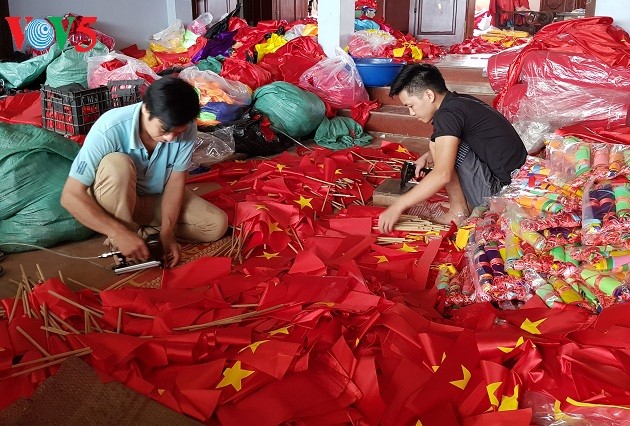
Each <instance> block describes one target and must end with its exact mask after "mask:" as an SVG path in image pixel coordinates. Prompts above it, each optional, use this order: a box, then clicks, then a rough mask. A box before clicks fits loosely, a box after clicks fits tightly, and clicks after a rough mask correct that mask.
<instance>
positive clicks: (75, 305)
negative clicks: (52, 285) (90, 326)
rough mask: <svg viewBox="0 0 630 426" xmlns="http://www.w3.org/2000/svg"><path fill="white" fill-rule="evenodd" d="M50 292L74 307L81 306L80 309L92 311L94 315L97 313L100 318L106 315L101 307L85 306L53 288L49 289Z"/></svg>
mask: <svg viewBox="0 0 630 426" xmlns="http://www.w3.org/2000/svg"><path fill="white" fill-rule="evenodd" d="M48 293H49V294H52V295H53V296H55V297H56V298H57V299H60V300H63V301H64V302H66V303H69V304H71V305H72V306H74V307H77V308H79V309H81V310H84V311H88V312H90V313H91V314H94V315H96V316H97V317H99V318H103V315H105V312H103V311H101V310H100V309H96V308H89V307H87V306H85V305H82V304H80V303H77V302H75V301H74V300H71V299H68V298H67V297H65V296H62V295H61V294H59V293H56V292H55V291H53V290H48Z"/></svg>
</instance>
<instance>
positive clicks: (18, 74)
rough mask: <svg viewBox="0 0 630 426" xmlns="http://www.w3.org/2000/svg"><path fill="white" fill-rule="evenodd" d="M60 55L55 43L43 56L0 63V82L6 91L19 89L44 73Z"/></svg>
mask: <svg viewBox="0 0 630 426" xmlns="http://www.w3.org/2000/svg"><path fill="white" fill-rule="evenodd" d="M60 54H61V49H59V46H57V43H53V44H52V45H51V46H50V49H48V52H46V53H45V54H43V55H39V56H35V57H34V58H31V59H29V60H28V61H24V62H20V63H16V62H2V63H0V80H4V85H5V87H7V88H8V89H19V88H21V87H24V86H26V85H27V84H29V83H30V82H32V81H34V80H35V79H36V78H37V77H39V76H40V75H41V73H43V72H44V70H45V69H46V67H47V66H48V64H50V63H51V62H52V61H53V59H55V58H56V57H57V56H59V55H60Z"/></svg>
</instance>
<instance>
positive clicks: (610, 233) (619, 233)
mask: <svg viewBox="0 0 630 426" xmlns="http://www.w3.org/2000/svg"><path fill="white" fill-rule="evenodd" d="M582 208H583V210H582V242H583V243H584V244H585V245H614V246H619V247H625V248H626V249H628V248H630V242H629V241H628V239H627V235H629V234H630V181H628V178H627V177H626V176H619V177H616V178H614V179H603V180H600V181H597V180H593V181H592V182H591V183H590V184H589V185H587V186H586V188H585V190H584V198H583V206H582Z"/></svg>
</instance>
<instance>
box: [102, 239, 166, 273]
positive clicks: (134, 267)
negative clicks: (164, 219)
mask: <svg viewBox="0 0 630 426" xmlns="http://www.w3.org/2000/svg"><path fill="white" fill-rule="evenodd" d="M146 243H147V248H148V249H149V260H146V261H144V262H134V261H132V260H128V259H127V258H126V257H125V256H124V255H123V254H122V253H121V252H120V251H109V252H107V253H103V254H101V255H100V256H98V257H99V258H106V257H113V258H114V259H115V260H116V265H115V266H113V267H112V269H113V270H114V272H115V273H116V275H120V274H126V273H128V272H135V271H142V270H143V269H148V268H153V267H156V266H159V267H162V266H163V261H162V259H163V257H164V249H163V248H162V243H161V242H160V236H159V235H158V234H154V235H149V237H148V238H147V241H146Z"/></svg>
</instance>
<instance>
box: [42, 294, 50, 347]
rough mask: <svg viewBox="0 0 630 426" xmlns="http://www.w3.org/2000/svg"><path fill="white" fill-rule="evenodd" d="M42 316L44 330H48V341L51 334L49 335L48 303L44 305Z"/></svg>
mask: <svg viewBox="0 0 630 426" xmlns="http://www.w3.org/2000/svg"><path fill="white" fill-rule="evenodd" d="M42 316H43V317H44V327H45V328H44V330H46V339H48V337H50V336H49V333H48V326H49V321H48V307H47V306H46V302H43V303H42Z"/></svg>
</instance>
